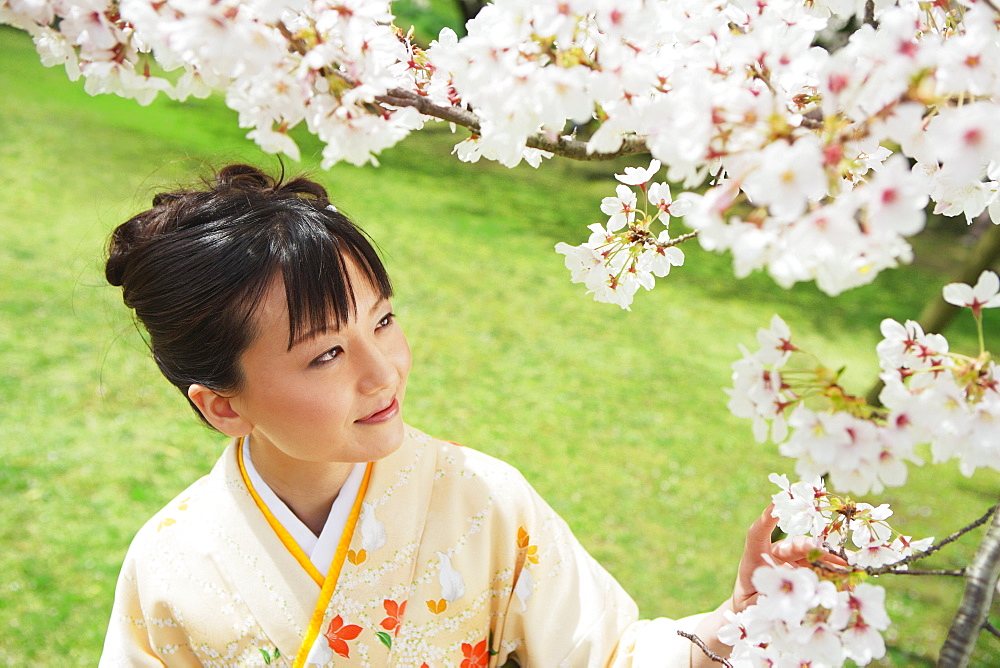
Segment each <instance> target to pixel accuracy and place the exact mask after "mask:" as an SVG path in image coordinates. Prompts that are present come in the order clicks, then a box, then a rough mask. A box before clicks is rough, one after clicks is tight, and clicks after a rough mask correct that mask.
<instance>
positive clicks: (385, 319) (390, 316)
mask: <svg viewBox="0 0 1000 668" xmlns="http://www.w3.org/2000/svg"><path fill="white" fill-rule="evenodd" d="M394 322H396V314H395V313H392V312H391V311H390V312H389V313H386V314H385V315H384V316H382V319H381V320H379V321H378V326H377V327H376V328H375V329H382V328H383V327H388V326H389V325H391V324H392V323H394Z"/></svg>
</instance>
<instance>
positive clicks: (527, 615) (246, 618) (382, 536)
mask: <svg viewBox="0 0 1000 668" xmlns="http://www.w3.org/2000/svg"><path fill="white" fill-rule="evenodd" d="M239 450H240V448H239V447H237V445H236V444H235V443H234V444H231V445H230V446H229V447H228V448H227V449H226V452H225V453H224V454H223V456H222V458H221V459H220V460H219V462H218V464H216V466H215V468H214V469H213V470H212V472H211V473H210V474H209V475H208V476H206V477H205V478H202V479H201V480H199V481H198V482H196V483H195V484H194V485H192V486H191V487H190V488H188V489H187V490H186V491H185V492H184V493H182V494H181V495H180V496H178V497H177V499H175V500H174V501H173V502H171V503H170V504H168V505H167V506H166V507H165V508H164V509H163V510H162V511H160V513H158V514H157V515H156V516H154V517H153V518H152V519H151V520H150V521H149V522H147V524H146V525H145V526H144V527H143V528H142V529H141V530H140V531H139V533H138V535H137V536H136V538H135V540H134V541H133V543H132V545H131V547H130V548H129V552H128V555H127V556H126V558H125V563H124V565H123V567H122V572H121V575H120V577H119V582H118V587H117V590H116V595H115V605H114V609H113V611H112V619H111V624H110V627H109V630H108V635H107V638H106V641H105V647H104V654H103V656H102V657H101V666H102V667H103V666H162V665H169V666H197V665H204V666H233V665H240V666H265V665H272V666H305V667H310V668H312V667H317V666H336V667H338V668H346V667H352V666H358V667H361V666H372V667H375V666H378V667H381V666H399V667H403V666H412V667H413V668H422V667H426V668H446V667H448V668H451V667H454V666H460V667H461V668H473V667H477V668H478V667H481V666H490V667H493V666H496V667H502V666H521V667H522V668H527V667H528V666H538V667H540V668H549V667H554V666H637V665H643V666H646V665H649V666H653V665H656V666H688V665H689V664H690V656H691V643H690V642H689V641H688V640H686V639H685V638H682V637H680V636H678V635H677V634H676V631H677V630H678V629H679V628H685V629H688V630H691V629H692V628H693V626H694V625H695V624H696V621H697V617H690V618H685V619H684V620H679V621H677V622H675V621H672V620H668V619H658V620H654V621H653V622H647V621H637V619H636V618H637V610H636V606H635V604H634V603H633V602H632V600H631V599H630V598H629V597H628V595H627V594H626V593H625V592H624V591H623V590H622V589H621V587H620V586H619V585H618V583H617V582H616V581H615V580H614V579H613V578H612V577H611V576H610V575H609V574H608V573H607V572H606V571H605V570H604V569H603V568H601V567H600V566H599V565H598V564H597V563H596V562H595V561H594V560H593V558H591V557H590V555H588V554H587V552H586V551H585V550H584V549H583V548H582V547H581V546H580V544H579V543H578V542H577V541H576V539H575V538H574V537H573V535H572V533H571V532H570V530H569V528H568V527H567V526H566V524H565V522H563V521H562V519H561V518H560V517H559V516H558V515H557V514H556V513H555V512H554V511H553V510H552V509H551V508H550V507H549V506H548V505H547V504H545V502H544V501H542V499H541V498H540V497H539V496H538V494H537V493H536V492H535V491H534V490H533V489H532V488H531V486H530V485H528V483H527V482H526V481H525V480H524V478H523V477H522V476H521V475H520V473H518V472H517V471H516V470H515V469H514V468H512V467H510V466H509V465H507V464H504V463H503V462H500V461H498V460H496V459H493V458H492V457H489V456H487V455H485V454H483V453H480V452H477V451H475V450H472V449H470V448H465V447H461V446H458V445H455V444H452V443H447V442H444V441H440V440H437V439H433V438H431V437H429V436H427V435H426V434H423V433H421V432H419V431H417V430H415V429H412V428H409V427H408V428H407V431H406V436H405V438H404V442H403V445H402V446H401V447H400V448H399V450H398V451H396V452H395V453H393V454H392V455H390V456H389V457H386V458H385V459H382V460H379V461H378V462H375V463H374V464H371V465H369V467H368V471H367V472H366V475H365V481H364V482H363V483H362V488H361V491H360V492H359V495H358V499H357V502H356V503H355V507H354V510H353V512H352V514H351V516H350V519H349V520H348V522H347V526H346V528H345V530H344V533H343V536H342V538H341V542H340V545H339V547H338V549H337V552H336V555H335V557H334V560H333V563H332V564H331V566H330V568H329V571H328V574H327V575H326V577H323V576H322V575H320V574H319V572H318V571H317V570H316V568H315V567H313V566H312V565H311V564H310V563H309V562H308V558H306V557H304V555H303V554H302V553H301V550H297V547H296V546H295V545H294V541H290V539H289V537H288V536H287V534H286V533H285V532H283V530H282V529H281V527H280V525H277V526H276V522H275V521H274V519H273V517H271V516H270V513H268V512H266V510H265V509H263V508H262V505H261V503H260V501H259V498H257V495H256V493H255V492H254V491H253V489H252V486H251V485H250V484H249V483H248V481H247V478H246V475H245V471H244V470H243V467H242V462H241V460H240V459H241V458H240V455H239ZM644 657H645V658H644Z"/></svg>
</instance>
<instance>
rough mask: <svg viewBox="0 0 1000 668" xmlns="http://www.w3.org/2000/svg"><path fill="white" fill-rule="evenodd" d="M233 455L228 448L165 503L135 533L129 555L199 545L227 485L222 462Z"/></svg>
mask: <svg viewBox="0 0 1000 668" xmlns="http://www.w3.org/2000/svg"><path fill="white" fill-rule="evenodd" d="M230 455H233V456H235V455H234V453H233V451H232V449H231V448H227V449H226V452H225V454H224V455H223V457H222V459H220V460H219V462H218V463H216V465H215V467H214V468H213V469H212V471H211V472H210V473H208V474H207V475H204V476H202V477H201V478H199V479H198V480H196V481H195V482H193V483H192V484H191V485H189V486H188V487H187V488H186V489H185V490H184V491H182V492H181V493H180V494H178V495H177V496H175V497H174V498H173V499H171V500H170V501H169V502H167V503H166V504H165V505H164V506H163V507H162V508H161V509H160V510H159V511H158V512H157V513H156V514H154V515H153V516H152V517H151V518H149V519H148V520H147V521H146V522H145V524H143V526H142V527H141V528H140V529H139V531H138V532H137V533H136V535H135V538H133V539H132V544H131V546H130V547H129V553H130V555H131V556H133V557H135V556H136V555H137V554H140V555H141V554H143V553H147V552H160V551H162V550H164V549H165V547H166V545H168V544H187V545H199V544H202V543H203V542H204V537H205V535H206V528H207V527H209V526H211V525H212V524H214V523H217V522H218V509H219V508H220V505H221V504H222V503H223V497H224V496H225V495H226V493H227V492H226V490H227V488H228V487H229V485H227V484H226V474H225V472H224V468H226V467H225V466H224V460H225V459H226V457H228V456H230Z"/></svg>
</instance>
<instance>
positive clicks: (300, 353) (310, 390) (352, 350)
mask: <svg viewBox="0 0 1000 668" xmlns="http://www.w3.org/2000/svg"><path fill="white" fill-rule="evenodd" d="M349 273H350V278H351V283H352V285H353V286H354V289H355V295H354V296H355V299H356V303H357V309H356V311H355V314H354V317H353V318H352V319H351V320H350V321H348V322H347V323H346V324H345V325H344V326H343V327H342V328H341V329H339V330H335V329H329V330H327V331H326V332H320V333H317V334H316V335H315V336H313V337H311V338H307V339H304V340H302V341H300V342H298V343H296V344H295V345H294V346H292V348H291V349H290V350H289V349H288V332H289V326H288V306H287V304H286V301H285V286H284V283H283V282H282V281H281V280H277V281H275V282H273V283H272V284H271V286H270V288H269V289H268V291H267V294H266V295H265V296H264V299H263V302H262V303H261V305H260V308H259V309H258V312H257V316H256V323H257V328H258V333H259V334H258V337H257V339H256V340H255V341H254V342H253V343H252V344H251V345H250V347H249V348H248V349H247V350H246V351H245V352H244V353H243V356H242V357H241V364H242V368H243V376H244V385H243V389H242V391H241V392H239V394H237V395H236V396H234V397H232V398H231V405H232V407H233V409H234V410H235V411H236V412H237V413H239V414H240V416H241V417H243V418H244V419H245V420H246V421H247V422H248V423H249V425H250V426H251V427H252V429H251V431H250V434H251V441H250V442H251V444H252V447H253V448H254V449H255V450H256V449H266V450H271V452H270V453H269V454H273V455H279V456H280V455H284V456H286V457H290V458H292V459H294V460H301V461H308V462H369V461H375V460H377V459H380V458H382V457H385V456H386V455H388V454H390V453H392V452H394V451H395V450H396V449H397V448H398V447H399V445H400V444H401V443H402V439H403V420H402V415H401V408H402V404H403V394H404V392H405V390H406V378H407V376H408V374H409V372H410V348H409V345H407V343H406V337H405V336H404V335H403V331H402V329H401V327H400V326H399V324H398V323H397V322H396V320H395V317H394V316H393V315H392V306H391V304H390V303H389V300H387V299H382V298H380V297H379V296H378V294H377V293H376V292H375V291H374V290H373V289H372V287H371V286H370V285H369V283H368V281H367V280H366V279H365V277H364V276H363V275H362V274H360V273H359V272H358V271H357V270H356V268H355V267H354V266H353V263H352V264H351V268H350V272H349Z"/></svg>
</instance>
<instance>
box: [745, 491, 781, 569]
mask: <svg viewBox="0 0 1000 668" xmlns="http://www.w3.org/2000/svg"><path fill="white" fill-rule="evenodd" d="M773 509H774V504H773V503H772V504H770V505H768V507H767V508H765V509H764V512H762V513H761V514H760V517H758V518H757V519H756V520H754V523H753V524H751V525H750V529H749V530H748V531H747V541H746V547H745V553H746V554H747V555H754V556H759V555H761V554H769V553H770V552H771V534H772V533H773V532H774V527H776V526H778V518H777V517H772V516H771V511H772V510H773Z"/></svg>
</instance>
